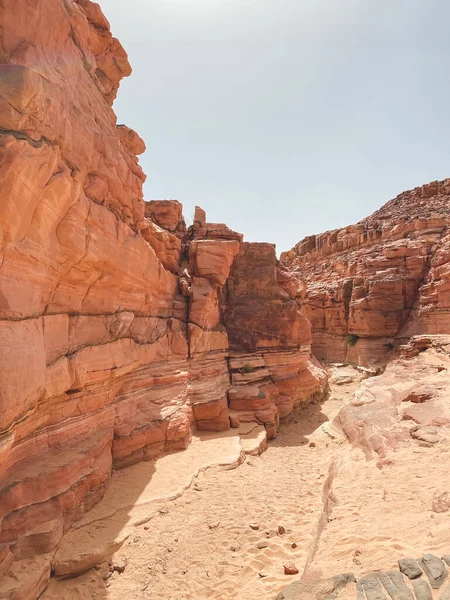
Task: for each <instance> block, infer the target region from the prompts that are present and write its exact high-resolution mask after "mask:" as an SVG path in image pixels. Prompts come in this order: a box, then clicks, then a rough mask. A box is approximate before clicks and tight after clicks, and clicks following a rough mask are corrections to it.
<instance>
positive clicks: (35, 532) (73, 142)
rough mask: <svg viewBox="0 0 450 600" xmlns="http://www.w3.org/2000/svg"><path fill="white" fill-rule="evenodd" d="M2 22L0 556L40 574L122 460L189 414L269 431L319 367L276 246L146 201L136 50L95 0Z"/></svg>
mask: <svg viewBox="0 0 450 600" xmlns="http://www.w3.org/2000/svg"><path fill="white" fill-rule="evenodd" d="M0 21H1V24H2V27H1V28H0V195H1V197H0V382H1V384H0V460H1V464H2V469H1V473H0V574H1V573H3V572H4V571H6V570H7V568H8V567H9V565H10V563H11V561H15V563H17V564H18V563H21V561H22V560H24V561H26V560H30V561H34V562H33V563H32V565H31V563H30V565H31V566H26V565H25V566H20V567H17V568H16V571H15V572H17V573H20V572H25V571H30V569H31V570H33V572H35V573H37V574H38V583H36V586H37V587H38V588H39V587H40V586H41V585H44V584H45V581H46V579H47V578H48V575H49V572H50V565H51V562H52V553H53V552H54V550H55V548H57V546H58V544H59V542H60V540H61V536H62V535H63V534H64V533H65V532H66V531H67V530H68V529H69V528H70V527H71V526H72V524H73V523H74V522H75V521H77V520H79V519H80V518H81V517H82V516H83V514H84V513H85V512H86V511H88V510H89V509H90V508H91V507H92V506H93V505H94V504H95V503H97V502H98V501H99V500H100V498H101V497H102V496H103V495H104V493H105V490H106V488H107V486H108V482H109V479H110V476H111V471H112V469H113V468H121V467H125V466H127V465H130V464H132V463H134V462H137V461H140V460H150V459H152V458H154V457H156V456H159V455H161V454H162V453H164V452H170V451H174V450H180V449H183V448H185V447H186V446H187V445H188V444H189V442H190V439H191V431H192V429H193V428H194V427H196V428H197V429H202V430H210V431H218V430H223V429H227V428H229V427H230V420H232V422H233V424H234V426H237V425H239V423H240V421H241V420H243V421H255V422H257V423H259V424H263V425H265V426H266V428H267V431H268V433H269V435H275V433H276V430H277V427H278V424H279V419H280V417H285V416H287V415H289V414H290V412H291V411H292V410H293V408H294V407H298V406H300V405H301V404H302V403H305V402H308V401H310V400H312V399H313V398H315V397H317V395H320V394H321V393H322V391H323V389H324V388H325V386H326V375H325V373H324V371H323V369H322V368H321V367H320V365H318V363H317V362H315V361H314V360H313V359H312V358H311V353H310V328H309V323H308V321H307V319H305V317H303V316H302V315H301V314H300V312H299V309H300V307H301V303H302V301H303V298H304V292H305V289H304V286H302V285H301V284H299V283H298V281H297V280H296V279H293V278H292V277H291V276H290V275H289V273H287V272H285V271H283V270H282V269H280V268H279V265H278V264H277V260H276V256H275V250H274V248H273V246H271V245H269V244H245V243H244V242H243V241H242V235H240V234H239V233H236V232H234V231H232V230H230V229H229V228H228V227H226V226H225V225H223V224H220V223H208V222H207V220H206V215H205V213H204V211H203V210H202V209H200V208H197V209H196V216H195V223H194V226H193V227H191V228H190V229H189V230H186V225H185V222H184V220H183V216H182V206H181V204H180V203H179V202H177V201H176V200H174V201H166V200H164V201H161V200H158V201H150V202H144V200H143V197H142V184H143V182H144V180H145V175H144V174H143V172H142V170H141V167H140V166H139V163H138V159H137V155H139V154H141V153H142V152H143V151H144V150H145V144H144V142H143V140H142V139H141V138H140V137H139V135H138V134H137V133H136V132H134V131H133V130H131V129H130V128H128V127H126V126H125V125H117V123H116V117H115V114H114V112H113V110H112V108H111V105H112V102H113V100H114V98H115V97H116V94H117V90H118V87H119V84H120V80H121V79H122V78H123V77H125V76H128V75H130V73H131V67H130V65H129V63H128V59H127V55H126V53H125V51H124V49H123V48H122V46H121V45H120V43H119V42H118V40H117V39H115V38H114V37H113V36H112V34H111V32H110V30H109V23H108V21H107V19H106V17H105V16H104V15H103V13H102V11H101V9H100V6H99V5H98V4H97V3H95V2H91V1H90V0H22V1H21V2H16V1H15V0H4V1H3V2H1V6H0ZM250 292H251V296H250V295H249V294H250ZM230 351H231V354H232V357H231V358H230ZM233 361H235V362H233ZM231 384H232V386H231ZM231 387H232V390H233V391H230V389H231ZM231 399H233V402H234V403H235V404H234V406H233V407H232V409H231V410H230V404H231ZM33 556H38V557H39V558H37V559H36V560H35V559H34V558H32V557H33ZM33 565H34V566H33ZM18 579H19V580H20V577H19V578H18ZM18 585H19V584H18Z"/></svg>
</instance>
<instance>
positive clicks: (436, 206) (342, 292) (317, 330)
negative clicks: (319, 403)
mask: <svg viewBox="0 0 450 600" xmlns="http://www.w3.org/2000/svg"><path fill="white" fill-rule="evenodd" d="M449 223H450V180H449V179H446V180H444V181H439V182H438V181H436V182H433V183H430V184H427V185H424V186H422V187H420V188H415V189H414V190H411V191H408V192H404V193H403V194H400V195H399V196H398V197H397V198H395V199H394V200H391V201H390V202H388V203H387V204H385V205H384V206H383V207H382V208H381V209H380V210H378V211H376V212H375V213H374V214H373V215H371V216H370V217H368V218H367V219H364V220H363V221H360V222H359V223H357V224H356V225H350V226H348V227H345V228H343V229H336V230H334V231H328V232H325V233H322V234H320V235H314V236H310V237H308V238H305V239H304V240H302V241H300V242H299V243H298V244H297V245H296V246H294V248H292V250H290V251H289V252H285V253H283V254H282V257H281V262H282V263H283V264H284V266H285V267H286V268H287V269H289V270H291V271H292V272H293V275H294V276H295V275H297V277H298V279H299V281H303V279H305V280H306V283H307V285H308V297H307V299H306V300H305V304H304V310H303V312H304V314H305V315H306V316H307V317H308V318H309V319H310V321H311V324H312V334H313V352H314V354H315V356H317V358H319V359H327V360H331V361H335V360H337V361H341V360H348V361H351V362H355V363H365V364H370V363H374V364H376V363H382V362H386V359H387V358H390V357H391V356H392V349H393V347H394V346H395V345H397V343H398V342H400V341H401V340H402V339H407V338H409V337H410V336H412V335H418V334H439V333H442V331H446V330H447V329H448V327H449V315H450V295H449V281H450V265H449V256H450V252H449V245H450V232H449Z"/></svg>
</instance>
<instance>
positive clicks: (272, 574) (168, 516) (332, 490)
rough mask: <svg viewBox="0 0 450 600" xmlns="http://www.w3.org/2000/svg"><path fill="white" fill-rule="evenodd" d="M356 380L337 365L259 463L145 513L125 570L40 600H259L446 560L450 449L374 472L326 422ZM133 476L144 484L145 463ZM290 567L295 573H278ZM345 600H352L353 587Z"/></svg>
mask: <svg viewBox="0 0 450 600" xmlns="http://www.w3.org/2000/svg"><path fill="white" fill-rule="evenodd" d="M361 378H362V376H361V373H360V372H358V371H357V370H356V369H354V368H352V367H335V368H334V369H333V372H332V376H331V379H330V382H331V391H330V395H329V397H328V399H327V400H326V401H325V402H323V403H322V404H314V405H310V406H308V407H307V408H306V409H305V410H304V411H303V412H302V413H301V415H299V416H297V417H295V418H294V419H293V420H292V421H291V422H290V423H289V424H287V425H285V426H284V427H282V429H281V431H280V433H279V435H278V437H277V438H276V440H274V441H272V442H269V444H268V448H267V451H266V452H264V453H263V454H262V455H261V456H258V457H253V456H247V458H246V460H245V461H244V462H243V463H242V464H241V465H240V466H238V467H237V468H234V469H230V468H228V469H224V468H220V467H212V468H209V469H206V470H204V471H201V472H200V473H199V475H198V476H197V477H196V478H195V479H194V481H193V484H192V485H191V486H190V487H189V488H188V489H187V490H186V491H185V492H184V493H183V494H182V495H181V496H179V497H178V498H176V499H174V500H169V501H167V500H166V501H161V502H158V501H157V500H155V501H154V502H153V503H151V505H147V510H148V511H149V512H151V514H152V515H153V517H152V518H151V520H149V521H148V522H145V523H142V524H140V525H136V526H134V527H133V532H132V534H131V535H130V537H129V538H128V539H127V541H126V542H125V544H124V545H123V546H122V548H121V549H120V551H119V552H118V553H116V555H115V558H114V559H113V561H114V560H117V561H118V565H119V566H120V561H124V563H126V566H125V570H124V572H123V573H119V572H117V571H116V572H114V573H113V574H112V575H111V576H110V577H108V573H109V563H108V561H105V562H104V563H102V564H101V565H100V566H99V567H97V569H94V570H90V571H89V572H87V573H86V574H84V575H81V576H79V577H77V578H75V579H70V580H65V581H56V580H52V581H51V584H50V586H49V588H48V590H47V591H46V592H45V593H44V595H43V600H57V599H60V598H64V599H65V600H66V599H67V600H75V599H81V598H83V599H88V598H93V599H94V598H95V599H98V598H108V599H111V600H116V599H120V600H123V599H125V598H126V599H131V598H133V599H134V598H135V599H147V598H152V599H155V600H175V599H176V600H204V599H207V598H213V599H217V600H222V599H223V600H225V599H239V600H243V599H244V598H245V599H246V600H263V599H266V598H275V596H276V595H277V593H278V592H279V591H280V589H281V588H282V587H283V586H285V585H286V584H288V583H291V581H293V580H295V579H298V578H299V577H303V579H304V580H305V581H308V580H311V581H314V580H317V579H320V578H325V577H330V576H332V575H335V574H338V573H343V572H348V571H350V572H353V573H355V575H356V576H357V577H358V576H360V575H363V574H365V573H368V572H370V571H371V570H375V569H384V570H388V569H393V568H396V563H397V560H398V559H400V558H402V557H405V556H412V557H417V556H421V555H422V554H423V553H424V552H431V553H435V554H437V555H438V556H441V555H442V554H445V553H447V552H448V548H449V547H450V535H449V533H448V531H449V527H448V526H449V517H448V512H447V511H448V508H449V506H448V505H447V504H445V498H446V497H448V496H449V494H448V487H449V485H448V466H449V464H450V444H449V443H448V442H446V441H444V442H443V443H441V444H439V447H436V446H435V447H426V448H425V447H421V446H418V445H416V444H414V443H411V444H409V445H405V446H404V447H401V448H399V449H397V450H396V451H394V452H393V453H392V455H391V460H389V461H386V464H385V465H383V466H382V467H381V468H380V464H379V463H378V462H377V460H366V457H365V456H364V453H363V452H362V450H360V449H358V448H355V447H352V446H351V445H350V444H349V443H348V441H346V439H345V437H344V436H343V435H342V434H341V433H340V432H339V430H338V428H336V426H335V425H334V424H333V422H332V421H333V419H334V417H335V415H336V414H337V412H338V410H339V409H340V408H341V407H342V405H343V403H345V402H349V401H351V399H352V398H353V394H354V391H355V390H356V389H357V387H358V385H359V382H360V380H361ZM174 464H175V463H174ZM236 465H237V463H235V465H232V466H236ZM134 469H135V471H134V473H133V476H139V472H140V471H139V469H141V470H142V469H145V466H142V465H136V467H134ZM166 469H167V465H166ZM130 471H131V469H130V470H128V472H127V477H129V476H130V475H129V472H130ZM166 474H167V477H170V473H167V471H166ZM131 484H132V481H130V485H131ZM437 498H441V501H442V502H441V508H440V509H439V508H436V499H437ZM108 501H109V500H108V497H106V498H105V499H104V500H103V501H102V502H101V503H100V505H99V506H100V507H103V508H102V510H104V508H105V503H106V504H107V503H108ZM442 503H443V504H442ZM444 504H445V506H444ZM449 504H450V503H449ZM433 507H434V509H433ZM144 512H145V511H144ZM94 534H95V533H94ZM288 561H291V562H293V563H294V565H295V566H296V567H297V569H298V570H299V575H296V576H292V575H290V576H289V575H285V574H284V568H283V565H284V563H286V562H288ZM347 594H348V597H356V595H355V594H354V588H353V587H352V586H350V588H349V589H348V590H347ZM436 597H437V596H436Z"/></svg>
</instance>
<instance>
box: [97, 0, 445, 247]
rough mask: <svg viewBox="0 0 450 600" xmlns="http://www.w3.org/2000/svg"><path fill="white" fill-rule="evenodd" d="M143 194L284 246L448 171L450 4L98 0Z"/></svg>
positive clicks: (416, 0) (438, 0)
mask: <svg viewBox="0 0 450 600" xmlns="http://www.w3.org/2000/svg"><path fill="white" fill-rule="evenodd" d="M100 3H101V6H102V8H103V10H104V12H105V14H106V16H107V17H108V19H109V20H110V22H111V26H112V30H113V34H114V35H115V36H117V37H118V38H119V39H120V41H121V42H122V44H123V45H124V47H125V49H126V50H127V52H128V54H129V57H130V62H131V65H132V67H133V74H132V75H131V77H129V78H128V79H125V80H123V82H122V85H121V88H120V90H119V96H118V99H117V100H116V102H115V105H114V107H115V110H116V113H117V115H118V119H119V122H122V123H125V124H127V125H129V126H130V127H133V128H134V129H136V131H138V133H139V134H140V135H141V136H142V137H143V138H144V139H145V142H146V144H147V151H146V153H145V154H144V155H143V156H142V157H141V164H142V166H143V168H144V171H145V172H146V173H147V176H148V179H147V182H146V185H145V199H146V200H150V199H159V198H176V199H178V200H180V202H182V203H183V205H184V213H185V216H186V217H187V218H189V217H191V216H192V214H193V207H194V205H195V204H199V205H200V206H202V207H203V208H204V209H205V210H206V211H207V215H208V219H209V220H210V221H219V222H226V223H227V224H228V225H229V226H230V227H232V228H233V229H236V230H238V231H241V232H242V233H244V234H245V238H246V239H247V240H249V241H270V242H275V243H276V244H277V247H278V251H282V250H285V249H288V248H290V247H291V246H293V245H294V244H295V243H296V242H297V241H298V240H300V239H301V238H302V237H304V236H305V235H309V234H312V233H319V232H321V231H325V230H327V229H333V228H336V227H341V226H344V225H347V224H350V223H354V222H356V221H358V220H359V219H361V218H363V217H365V216H366V215H369V214H370V213H371V212H373V211H374V210H375V209H377V208H379V207H380V206H381V205H382V204H384V202H386V201H387V200H389V199H390V198H392V197H394V196H395V195H397V194H398V193H400V192H401V191H403V190H405V189H409V188H411V187H415V186H416V185H421V184H423V183H426V182H428V181H431V180H433V179H443V178H445V177H447V176H449V175H450V164H449V160H448V159H449V144H450V119H449V110H450V108H449V107H450V70H449V66H450V65H449V63H450V30H449V26H450V2H449V0H127V1H126V2H125V1H124V0H100Z"/></svg>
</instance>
